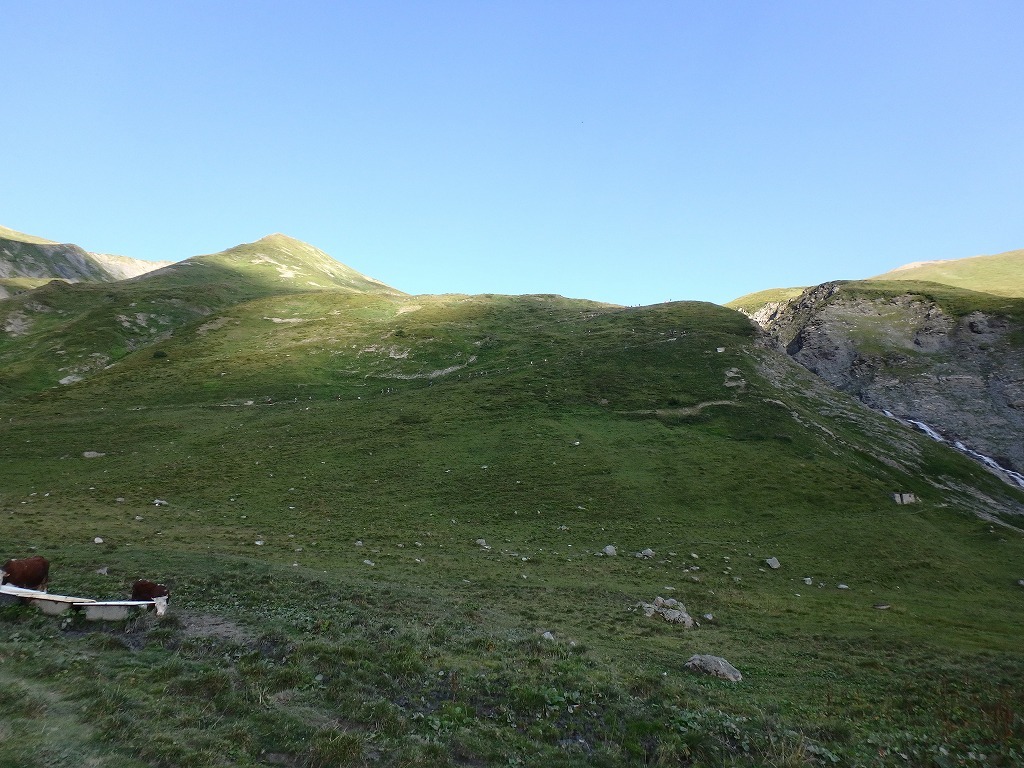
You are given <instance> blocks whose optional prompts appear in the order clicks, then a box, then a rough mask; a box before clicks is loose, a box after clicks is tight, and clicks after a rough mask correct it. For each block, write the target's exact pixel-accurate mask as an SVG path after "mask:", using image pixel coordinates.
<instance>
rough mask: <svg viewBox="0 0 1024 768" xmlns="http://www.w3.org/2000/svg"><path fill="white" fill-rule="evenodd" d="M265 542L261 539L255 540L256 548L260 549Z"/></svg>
mask: <svg viewBox="0 0 1024 768" xmlns="http://www.w3.org/2000/svg"><path fill="white" fill-rule="evenodd" d="M265 543H266V542H265V541H263V539H256V546H257V547H262V546H263V545H264V544H265Z"/></svg>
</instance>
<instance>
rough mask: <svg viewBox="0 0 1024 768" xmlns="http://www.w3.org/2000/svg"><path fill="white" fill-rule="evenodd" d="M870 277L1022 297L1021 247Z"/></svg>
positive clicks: (1023, 261) (1023, 259)
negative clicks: (940, 284)
mask: <svg viewBox="0 0 1024 768" xmlns="http://www.w3.org/2000/svg"><path fill="white" fill-rule="evenodd" d="M870 279H871V280H885V281H896V280H912V281H925V282H932V283H942V284H944V285H951V286H954V287H957V288H966V289H967V290H971V291H977V292H980V293H991V294H995V295H997V296H1017V297H1024V250H1020V251H1007V252H1006V253H999V254H995V255H993V256H973V257H971V258H967V259H951V260H948V261H926V262H920V263H916V264H907V265H906V266H903V267H899V268H898V269H894V270H892V271H891V272H886V273H885V274H882V275H877V276H875V277H872V278H870Z"/></svg>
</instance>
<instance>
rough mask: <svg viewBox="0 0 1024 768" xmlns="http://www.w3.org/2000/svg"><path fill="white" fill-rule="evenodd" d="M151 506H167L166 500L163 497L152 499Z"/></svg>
mask: <svg viewBox="0 0 1024 768" xmlns="http://www.w3.org/2000/svg"><path fill="white" fill-rule="evenodd" d="M153 506H154V507H166V506H167V502H166V501H164V500H163V499H153Z"/></svg>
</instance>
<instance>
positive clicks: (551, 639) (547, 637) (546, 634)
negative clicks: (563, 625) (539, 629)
mask: <svg viewBox="0 0 1024 768" xmlns="http://www.w3.org/2000/svg"><path fill="white" fill-rule="evenodd" d="M541 637H542V638H544V639H545V640H550V641H551V642H554V640H555V636H554V635H553V634H551V633H550V632H545V633H544V634H543V635H541Z"/></svg>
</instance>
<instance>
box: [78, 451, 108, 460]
mask: <svg viewBox="0 0 1024 768" xmlns="http://www.w3.org/2000/svg"><path fill="white" fill-rule="evenodd" d="M106 455H107V454H105V453H100V452H99V451H82V457H83V458H86V459H100V458H103V457H104V456H106Z"/></svg>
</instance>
